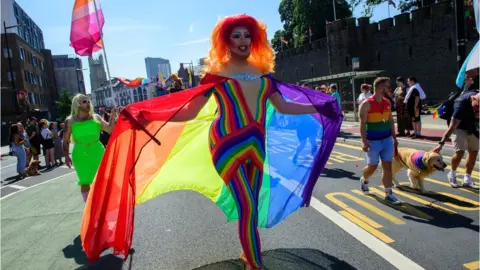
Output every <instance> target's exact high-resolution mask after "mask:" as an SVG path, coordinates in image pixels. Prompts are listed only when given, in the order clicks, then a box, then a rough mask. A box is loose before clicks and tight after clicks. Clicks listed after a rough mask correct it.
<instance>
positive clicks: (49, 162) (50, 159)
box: [38, 119, 55, 169]
mask: <svg viewBox="0 0 480 270" xmlns="http://www.w3.org/2000/svg"><path fill="white" fill-rule="evenodd" d="M48 126H49V123H48V121H47V120H46V119H42V120H40V121H39V122H38V127H39V128H40V135H41V136H42V139H43V140H42V142H43V143H42V144H43V150H44V151H45V163H46V166H47V169H50V168H52V167H53V165H55V159H54V148H55V145H54V143H53V133H52V132H51V131H50V129H48Z"/></svg>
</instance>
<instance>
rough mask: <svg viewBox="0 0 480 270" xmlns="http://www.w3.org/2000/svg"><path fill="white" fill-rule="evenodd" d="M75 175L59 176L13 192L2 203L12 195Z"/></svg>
mask: <svg viewBox="0 0 480 270" xmlns="http://www.w3.org/2000/svg"><path fill="white" fill-rule="evenodd" d="M74 173H75V172H70V173H67V174H64V175H61V176H58V177H55V178H52V179H50V180H47V181H45V182H41V183H38V184H36V185H33V186H29V187H26V188H24V189H20V190H19V191H17V192H13V193H10V194H7V195H5V196H3V197H2V198H0V201H1V200H3V199H6V198H8V197H10V196H12V195H14V194H17V193H19V192H21V191H24V190H28V189H31V188H33V187H37V186H40V185H43V184H46V183H49V182H51V181H54V180H58V179H60V178H63V177H66V176H69V175H71V174H74ZM9 186H11V185H9ZM2 188H3V187H2Z"/></svg>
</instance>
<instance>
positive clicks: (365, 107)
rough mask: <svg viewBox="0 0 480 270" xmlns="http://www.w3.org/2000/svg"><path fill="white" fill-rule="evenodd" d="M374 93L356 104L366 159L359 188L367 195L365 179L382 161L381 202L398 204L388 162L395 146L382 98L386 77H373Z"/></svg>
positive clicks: (388, 110) (388, 111) (388, 105)
mask: <svg viewBox="0 0 480 270" xmlns="http://www.w3.org/2000/svg"><path fill="white" fill-rule="evenodd" d="M373 89H374V94H373V96H370V97H369V98H367V99H365V100H364V101H363V102H362V103H361V104H360V112H359V116H360V134H361V136H362V142H363V148H362V150H363V151H364V152H365V153H366V156H367V166H365V167H364V168H363V176H362V177H361V178H360V188H361V189H362V191H363V192H364V193H365V194H368V193H369V189H368V178H369V177H370V176H371V175H372V174H373V173H374V172H375V170H376V169H377V167H378V163H379V161H380V159H381V160H382V183H383V186H384V187H385V200H387V201H389V202H391V203H393V204H399V203H401V202H400V201H399V200H398V199H397V198H396V197H395V196H394V195H393V192H392V185H393V184H392V159H393V156H394V152H395V149H396V147H397V145H398V142H397V138H396V137H395V129H394V124H393V120H392V112H391V103H390V101H388V99H386V98H385V97H384V94H385V93H386V91H388V90H389V89H390V79H389V78H388V77H379V78H376V79H375V81H374V82H373Z"/></svg>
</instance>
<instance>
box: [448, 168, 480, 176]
mask: <svg viewBox="0 0 480 270" xmlns="http://www.w3.org/2000/svg"><path fill="white" fill-rule="evenodd" d="M447 169H449V170H452V167H450V165H448V166H447ZM457 173H461V174H466V173H467V171H465V169H463V168H460V167H457ZM472 177H473V178H477V179H480V174H479V173H478V172H477V171H475V170H473V171H472Z"/></svg>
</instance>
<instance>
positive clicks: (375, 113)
mask: <svg viewBox="0 0 480 270" xmlns="http://www.w3.org/2000/svg"><path fill="white" fill-rule="evenodd" d="M366 100H367V101H368V103H369V104H370V109H369V110H368V116H367V140H371V141H375V140H383V139H386V138H388V137H390V136H391V135H392V131H391V128H390V112H391V104H390V101H388V99H386V98H383V99H382V101H380V102H378V101H376V100H375V96H371V97H369V98H367V99H366Z"/></svg>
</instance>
